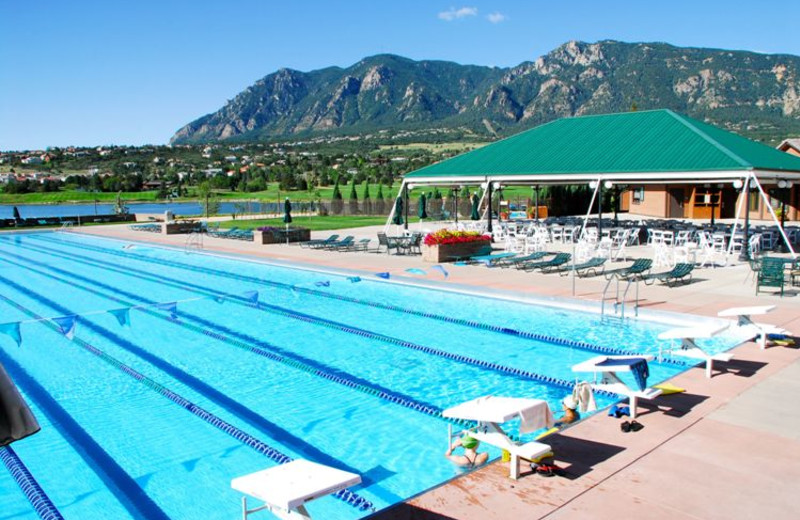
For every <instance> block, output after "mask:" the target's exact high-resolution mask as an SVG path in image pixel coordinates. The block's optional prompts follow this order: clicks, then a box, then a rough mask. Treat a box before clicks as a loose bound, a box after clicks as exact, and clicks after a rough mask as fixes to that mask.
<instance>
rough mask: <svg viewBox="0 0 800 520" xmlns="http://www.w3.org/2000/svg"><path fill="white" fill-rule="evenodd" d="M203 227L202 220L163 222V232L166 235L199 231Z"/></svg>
mask: <svg viewBox="0 0 800 520" xmlns="http://www.w3.org/2000/svg"><path fill="white" fill-rule="evenodd" d="M201 229H202V226H201V225H200V222H164V223H162V224H161V232H162V233H164V234H165V235H184V234H186V233H198V232H199V231H200V230H201Z"/></svg>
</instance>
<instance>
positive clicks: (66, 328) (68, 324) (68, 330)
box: [53, 316, 78, 339]
mask: <svg viewBox="0 0 800 520" xmlns="http://www.w3.org/2000/svg"><path fill="white" fill-rule="evenodd" d="M53 321H54V322H55V323H56V325H58V328H59V330H60V331H61V334H63V335H64V336H66V337H67V339H72V338H74V337H75V325H76V324H77V323H78V317H77V316H61V317H60V318H53Z"/></svg>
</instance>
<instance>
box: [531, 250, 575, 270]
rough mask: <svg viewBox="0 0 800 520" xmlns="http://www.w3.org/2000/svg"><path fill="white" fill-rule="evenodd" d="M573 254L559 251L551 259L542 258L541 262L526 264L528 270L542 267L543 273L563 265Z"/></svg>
mask: <svg viewBox="0 0 800 520" xmlns="http://www.w3.org/2000/svg"><path fill="white" fill-rule="evenodd" d="M571 258H572V255H571V254H569V253H557V254H556V256H554V257H553V258H551V259H550V260H542V261H541V262H531V263H528V264H525V267H523V269H525V270H526V271H534V270H536V269H540V270H541V271H542V272H543V273H547V272H550V271H552V270H554V269H555V268H556V267H561V266H562V265H564V264H566V263H567V262H569V261H570V259H571Z"/></svg>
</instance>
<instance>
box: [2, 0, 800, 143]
mask: <svg viewBox="0 0 800 520" xmlns="http://www.w3.org/2000/svg"><path fill="white" fill-rule="evenodd" d="M786 7H787V4H786V3H785V2H777V1H772V0H765V1H761V2H734V3H731V2H730V1H719V0H709V1H704V0H694V1H684V0H673V1H670V2H644V1H638V2H635V1H584V0H571V1H570V2H553V1H538V0H529V1H510V0H494V1H486V2H483V1H477V2H471V1H468V2H464V3H462V2H452V1H437V0H428V1H416V0H405V1H390V0H370V1H362V0H353V1H344V0H342V1H339V2H332V1H321V0H320V1H302V0H295V1H269V0H261V1H258V0H228V1H226V2H205V1H203V0H193V1H190V0H160V1H155V0H137V1H125V2H123V1H119V0H105V1H91V0H71V1H53V0H50V1H42V0H25V1H20V0H0V12H1V13H3V14H2V18H3V22H4V23H3V29H2V31H0V100H2V101H1V102H0V150H20V149H35V148H44V147H46V146H66V145H87V146H93V145H103V144H133V145H139V144H147V143H152V144H163V143H166V142H167V141H168V140H169V138H170V137H171V136H172V134H173V133H174V132H175V131H176V130H177V129H178V128H179V127H181V126H182V125H184V124H186V123H188V122H189V121H191V120H193V119H196V118H197V117H200V116H202V115H204V114H206V113H209V112H213V111H215V110H217V109H219V108H220V107H221V106H222V105H223V104H224V103H225V102H226V101H227V100H228V99H231V98H233V97H234V96H235V95H236V94H237V93H239V92H240V91H241V90H243V89H245V88H246V87H247V86H249V85H251V84H252V83H253V82H255V81H256V80H257V79H259V78H261V77H263V76H265V75H267V74H269V73H271V72H273V71H275V70H276V69H278V68H281V67H290V68H294V69H299V70H312V69H316V68H321V67H326V66H329V65H338V66H348V65H351V64H353V63H355V62H357V61H358V60H359V59H361V58H363V57H365V56H370V55H373V54H379V53H394V54H400V55H402V56H406V57H409V58H413V59H440V60H450V61H455V62H458V63H469V64H479V65H495V66H501V67H507V66H512V65H517V64H519V63H520V62H522V61H525V60H534V59H536V58H537V57H538V56H540V55H542V54H545V53H547V52H548V51H550V50H552V49H553V48H555V47H557V46H558V45H561V44H562V43H564V42H566V41H569V40H582V41H588V42H594V41H598V40H603V39H614V40H621V41H632V42H633V41H664V42H668V43H671V44H674V45H678V46H692V47H714V48H725V49H744V50H752V51H757V52H766V53H785V54H795V55H800V31H798V29H797V19H796V17H794V16H791V15H788V14H787V12H786Z"/></svg>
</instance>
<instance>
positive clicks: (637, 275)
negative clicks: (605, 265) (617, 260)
mask: <svg viewBox="0 0 800 520" xmlns="http://www.w3.org/2000/svg"><path fill="white" fill-rule="evenodd" d="M651 267H653V261H652V260H651V259H649V258H637V259H636V260H634V261H633V264H631V265H629V266H628V267H622V268H620V269H612V270H611V271H606V272H605V275H606V280H611V278H613V277H615V276H616V277H617V278H623V279H625V280H636V279H639V280H641V279H642V278H643V277H644V276H645V275H646V274H647V272H648V271H649V270H650V268H651Z"/></svg>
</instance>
